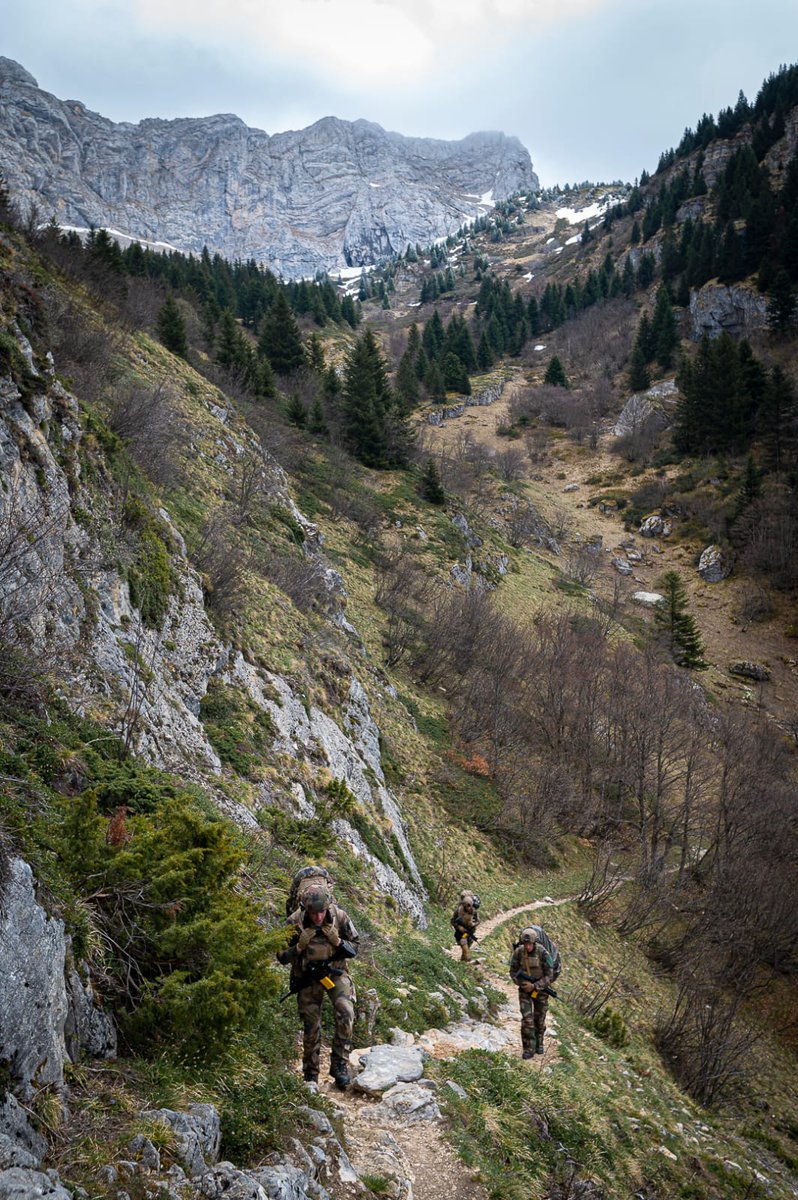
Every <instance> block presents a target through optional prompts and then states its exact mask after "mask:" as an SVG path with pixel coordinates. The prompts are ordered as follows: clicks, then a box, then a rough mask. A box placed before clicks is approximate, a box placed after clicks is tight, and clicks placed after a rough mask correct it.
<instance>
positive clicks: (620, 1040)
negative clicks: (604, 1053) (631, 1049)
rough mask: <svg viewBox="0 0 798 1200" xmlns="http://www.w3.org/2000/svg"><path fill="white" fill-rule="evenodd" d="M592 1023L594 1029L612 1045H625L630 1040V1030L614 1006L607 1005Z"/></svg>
mask: <svg viewBox="0 0 798 1200" xmlns="http://www.w3.org/2000/svg"><path fill="white" fill-rule="evenodd" d="M591 1025H592V1027H593V1029H594V1031H595V1032H596V1033H597V1034H598V1035H599V1037H600V1038H603V1039H604V1041H605V1042H609V1044H610V1045H611V1046H617V1047H619V1048H620V1047H621V1046H625V1045H627V1043H628V1041H629V1030H628V1029H627V1028H626V1022H625V1021H624V1019H623V1017H622V1016H621V1014H620V1013H619V1012H616V1011H615V1009H614V1008H610V1007H609V1006H608V1005H606V1006H605V1007H604V1008H602V1009H601V1010H600V1011H599V1012H598V1013H597V1014H596V1016H595V1017H594V1018H593V1020H592V1022H591Z"/></svg>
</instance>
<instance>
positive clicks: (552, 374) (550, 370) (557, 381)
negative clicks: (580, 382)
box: [543, 354, 570, 388]
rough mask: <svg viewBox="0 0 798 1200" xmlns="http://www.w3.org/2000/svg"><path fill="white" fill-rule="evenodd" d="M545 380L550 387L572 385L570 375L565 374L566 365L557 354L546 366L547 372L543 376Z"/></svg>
mask: <svg viewBox="0 0 798 1200" xmlns="http://www.w3.org/2000/svg"><path fill="white" fill-rule="evenodd" d="M543 382H544V383H546V384H548V385H549V387H561V388H568V387H570V384H569V383H568V377H567V375H566V374H565V367H564V366H563V365H562V363H561V362H560V360H559V358H558V357H557V355H556V354H555V355H554V356H553V357H552V358H551V359H550V360H549V365H548V366H547V367H546V374H545V375H544V376H543Z"/></svg>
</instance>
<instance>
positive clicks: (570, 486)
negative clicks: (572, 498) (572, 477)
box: [563, 483, 580, 492]
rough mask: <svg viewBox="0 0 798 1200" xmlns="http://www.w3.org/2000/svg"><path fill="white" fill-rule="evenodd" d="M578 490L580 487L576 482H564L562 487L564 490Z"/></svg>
mask: <svg viewBox="0 0 798 1200" xmlns="http://www.w3.org/2000/svg"><path fill="white" fill-rule="evenodd" d="M579 490H580V487H579V484H578V483H566V485H565V487H564V488H563V491H564V492H578V491H579Z"/></svg>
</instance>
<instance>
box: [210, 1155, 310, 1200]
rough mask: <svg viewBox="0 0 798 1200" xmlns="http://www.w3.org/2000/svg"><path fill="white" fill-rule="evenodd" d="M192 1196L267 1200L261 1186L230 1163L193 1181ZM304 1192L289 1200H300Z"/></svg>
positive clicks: (235, 1199)
mask: <svg viewBox="0 0 798 1200" xmlns="http://www.w3.org/2000/svg"><path fill="white" fill-rule="evenodd" d="M194 1187H195V1190H194V1191H193V1192H192V1193H191V1194H192V1196H196V1195H199V1196H202V1197H203V1200H222V1197H224V1200H267V1193H266V1191H265V1190H264V1188H263V1187H262V1186H261V1184H260V1183H259V1182H258V1181H257V1180H256V1179H255V1178H254V1177H253V1176H252V1175H251V1174H249V1173H248V1172H245V1171H239V1169H238V1167H234V1166H233V1164H232V1163H228V1162H223V1163H219V1165H218V1166H217V1167H214V1168H213V1170H211V1171H208V1172H207V1173H206V1174H204V1175H202V1176H201V1177H200V1178H199V1179H197V1180H196V1181H195V1185H194ZM305 1195H306V1193H305V1192H299V1193H295V1194H294V1195H293V1196H292V1197H291V1200H300V1197H304V1196H305Z"/></svg>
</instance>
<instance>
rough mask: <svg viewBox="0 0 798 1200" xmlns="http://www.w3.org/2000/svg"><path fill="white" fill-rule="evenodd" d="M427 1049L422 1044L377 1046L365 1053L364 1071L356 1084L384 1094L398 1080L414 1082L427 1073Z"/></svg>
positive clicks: (361, 1087) (366, 1089)
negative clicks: (423, 1048) (425, 1061)
mask: <svg viewBox="0 0 798 1200" xmlns="http://www.w3.org/2000/svg"><path fill="white" fill-rule="evenodd" d="M426 1058H427V1055H426V1053H425V1052H424V1051H423V1050H422V1049H421V1048H420V1047H418V1046H384V1045H383V1046H374V1047H373V1049H371V1050H369V1051H368V1053H366V1054H363V1055H361V1058H360V1065H361V1066H362V1067H363V1068H364V1069H363V1071H362V1072H361V1073H360V1074H359V1075H357V1076H356V1077H355V1080H354V1086H355V1088H357V1090H358V1091H360V1092H365V1093H366V1095H367V1096H380V1095H382V1093H383V1092H386V1091H387V1090H388V1089H389V1088H392V1087H394V1085H395V1084H397V1083H413V1082H414V1081H415V1080H416V1079H420V1078H421V1076H422V1075H423V1074H424V1060H425V1059H426Z"/></svg>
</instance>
